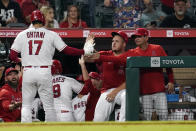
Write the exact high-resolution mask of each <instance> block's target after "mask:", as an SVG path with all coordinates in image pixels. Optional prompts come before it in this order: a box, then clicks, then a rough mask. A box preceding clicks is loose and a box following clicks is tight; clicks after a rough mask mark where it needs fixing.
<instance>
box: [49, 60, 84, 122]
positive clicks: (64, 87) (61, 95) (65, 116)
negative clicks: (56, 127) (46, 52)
mask: <svg viewBox="0 0 196 131" xmlns="http://www.w3.org/2000/svg"><path fill="white" fill-rule="evenodd" d="M61 73H62V65H61V63H60V61H58V60H53V64H52V84H53V93H54V107H55V111H56V114H57V121H75V119H74V116H73V109H72V94H73V92H75V93H76V94H78V93H79V92H80V91H81V90H82V88H83V84H81V83H80V82H78V81H77V80H75V79H73V78H70V77H66V76H63V75H60V74H61Z"/></svg>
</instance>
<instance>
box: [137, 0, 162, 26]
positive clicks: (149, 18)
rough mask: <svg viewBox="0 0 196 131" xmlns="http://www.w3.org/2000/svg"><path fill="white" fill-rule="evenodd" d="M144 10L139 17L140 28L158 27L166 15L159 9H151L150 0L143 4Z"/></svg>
mask: <svg viewBox="0 0 196 131" xmlns="http://www.w3.org/2000/svg"><path fill="white" fill-rule="evenodd" d="M145 7H146V8H145V10H144V11H143V13H142V16H141V26H142V27H146V28H155V27H158V26H159V24H160V23H161V21H162V20H163V19H164V18H165V16H166V14H165V13H164V12H162V11H161V10H160V9H156V8H155V7H153V3H152V0H150V2H149V3H147V4H145Z"/></svg>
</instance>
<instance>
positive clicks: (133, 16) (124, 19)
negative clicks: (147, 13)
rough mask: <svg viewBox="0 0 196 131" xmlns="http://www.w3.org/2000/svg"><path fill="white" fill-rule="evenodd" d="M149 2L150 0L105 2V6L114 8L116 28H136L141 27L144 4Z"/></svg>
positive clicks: (112, 0) (111, 0)
mask: <svg viewBox="0 0 196 131" xmlns="http://www.w3.org/2000/svg"><path fill="white" fill-rule="evenodd" d="M149 2H150V0H118V1H115V0H104V5H105V6H113V7H114V19H113V20H114V23H113V24H114V27H116V28H130V27H134V28H136V27H139V23H140V22H139V21H140V17H141V13H142V11H143V9H144V3H145V4H147V3H149Z"/></svg>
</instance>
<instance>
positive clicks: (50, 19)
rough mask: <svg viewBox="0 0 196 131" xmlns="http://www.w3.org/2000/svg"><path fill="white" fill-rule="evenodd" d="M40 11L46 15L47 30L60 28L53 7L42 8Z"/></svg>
mask: <svg viewBox="0 0 196 131" xmlns="http://www.w3.org/2000/svg"><path fill="white" fill-rule="evenodd" d="M40 11H41V12H42V13H43V14H44V17H45V27H46V28H59V24H58V22H57V21H56V20H55V19H54V10H53V8H52V7H49V6H42V7H41V9H40Z"/></svg>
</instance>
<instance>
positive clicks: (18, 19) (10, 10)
mask: <svg viewBox="0 0 196 131" xmlns="http://www.w3.org/2000/svg"><path fill="white" fill-rule="evenodd" d="M22 22H23V19H22V13H21V9H20V6H19V4H18V3H17V2H15V1H12V0H0V27H1V26H2V27H3V26H7V25H8V24H11V23H22Z"/></svg>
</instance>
